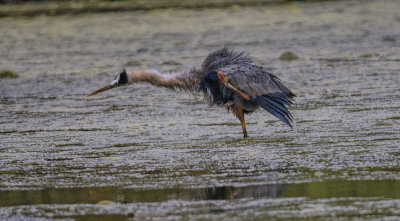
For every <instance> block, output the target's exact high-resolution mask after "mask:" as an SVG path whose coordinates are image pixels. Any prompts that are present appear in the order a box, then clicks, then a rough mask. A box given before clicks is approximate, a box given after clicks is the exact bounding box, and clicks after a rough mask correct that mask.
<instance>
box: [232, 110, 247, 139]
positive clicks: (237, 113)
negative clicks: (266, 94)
mask: <svg viewBox="0 0 400 221" xmlns="http://www.w3.org/2000/svg"><path fill="white" fill-rule="evenodd" d="M231 110H232V112H233V113H234V114H235V116H236V117H237V118H238V119H239V120H240V124H241V125H242V130H243V138H246V137H247V130H246V122H245V121H244V113H243V109H242V108H240V107H239V106H237V105H236V104H232V105H231Z"/></svg>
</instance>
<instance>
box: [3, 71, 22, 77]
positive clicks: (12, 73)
mask: <svg viewBox="0 0 400 221" xmlns="http://www.w3.org/2000/svg"><path fill="white" fill-rule="evenodd" d="M17 77H19V76H18V74H17V72H15V71H13V70H8V69H3V70H0V78H17Z"/></svg>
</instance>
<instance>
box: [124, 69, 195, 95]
mask: <svg viewBox="0 0 400 221" xmlns="http://www.w3.org/2000/svg"><path fill="white" fill-rule="evenodd" d="M127 75H128V83H136V82H147V83H150V84H152V85H154V86H157V87H166V88H169V89H176V88H179V89H184V90H191V91H194V90H198V85H199V82H200V80H201V77H202V72H201V68H192V69H190V70H188V71H182V72H171V73H165V74H162V73H160V72H158V71H156V70H140V71H130V72H128V73H127Z"/></svg>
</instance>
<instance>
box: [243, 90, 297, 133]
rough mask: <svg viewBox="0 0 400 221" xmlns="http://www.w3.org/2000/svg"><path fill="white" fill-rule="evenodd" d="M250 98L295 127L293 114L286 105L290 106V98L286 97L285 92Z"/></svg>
mask: <svg viewBox="0 0 400 221" xmlns="http://www.w3.org/2000/svg"><path fill="white" fill-rule="evenodd" d="M250 99H251V101H253V102H254V103H256V104H258V105H259V106H261V107H262V108H263V109H265V110H266V111H268V112H269V113H271V114H272V115H274V116H275V117H277V118H278V119H279V120H281V121H283V122H284V123H286V124H287V125H288V126H289V127H290V128H292V129H293V127H292V123H293V116H292V114H291V113H290V112H289V110H288V109H287V108H286V106H285V105H287V106H290V104H291V100H290V98H289V99H288V98H286V96H284V95H283V94H278V93H274V94H269V95H264V96H257V97H252V98H250Z"/></svg>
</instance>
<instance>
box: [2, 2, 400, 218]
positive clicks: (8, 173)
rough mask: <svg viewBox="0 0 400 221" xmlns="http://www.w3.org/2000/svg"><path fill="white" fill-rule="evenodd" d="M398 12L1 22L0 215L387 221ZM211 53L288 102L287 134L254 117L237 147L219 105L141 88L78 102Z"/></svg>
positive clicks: (393, 186) (391, 208)
mask: <svg viewBox="0 0 400 221" xmlns="http://www.w3.org/2000/svg"><path fill="white" fill-rule="evenodd" d="M361 2H362V3H361ZM399 10H400V4H398V2H397V1H395V0H392V1H390V0H384V1H338V2H336V1H331V2H323V3H292V4H284V5H275V6H268V7H232V8H227V9H204V10H169V9H168V10H154V11H149V12H129V13H104V14H88V15H80V16H57V17H46V16H39V17H35V18H2V19H0V29H1V32H0V47H1V50H0V69H12V70H15V71H16V72H18V73H19V75H20V77H19V78H16V79H6V78H4V79H0V141H1V145H0V201H1V202H0V219H10V220H20V219H33V220H48V219H49V220H53V219H65V220H68V219H78V220H79V219H83V220H88V219H92V220H101V219H102V220H115V219H153V220H163V219H171V220H176V219H190V220H200V219H203V220H204V219H206V220H207V219H208V220H211V219H212V220H227V219H232V220H235V219H236V220H242V219H256V220H257V219H258V220H265V219H281V220H287V219H308V220H309V219H313V220H318V219H320V220H330V219H331V220H352V219H370V220H380V219H387V220H396V218H397V217H396V216H398V215H399V213H400V212H399V211H400V201H399V191H398V189H399V181H398V180H399V179H400V175H399V174H400V173H399V172H400V166H399V163H400V150H399V141H400V132H399V131H400V130H399V129H400V127H399V120H400V111H399V109H400V100H399V98H400V91H399V86H398V85H400V50H399V46H400V17H399V15H398V11H399ZM225 43H226V44H228V45H230V46H231V47H233V48H235V49H239V50H240V49H245V50H247V51H249V52H251V53H252V54H253V55H254V56H255V57H256V58H257V60H258V62H260V63H262V64H264V65H265V66H266V67H268V69H269V70H270V71H271V72H273V73H275V74H277V75H278V76H279V77H280V78H281V79H282V81H283V82H285V84H286V85H287V86H288V87H289V88H291V89H293V91H295V92H296V93H297V95H298V98H297V99H296V102H295V104H294V105H293V107H292V108H291V111H292V113H293V115H294V117H295V119H296V120H295V121H296V125H295V129H294V130H290V128H287V127H285V125H284V124H283V123H281V122H279V121H278V120H276V119H274V118H273V117H272V116H270V115H269V114H268V113H266V112H263V111H258V112H256V113H254V114H252V115H249V116H248V117H247V119H246V120H247V122H248V126H247V129H248V132H249V135H250V138H249V139H246V140H244V139H242V138H241V137H242V132H241V128H240V125H239V124H238V123H239V122H238V121H237V120H236V119H235V117H234V116H233V115H232V114H230V113H227V112H226V110H224V109H221V108H218V107H208V106H207V105H206V104H204V102H203V100H202V97H201V96H197V95H192V94H190V93H189V94H188V93H185V92H179V91H178V92H171V91H168V90H166V89H163V88H154V87H151V86H149V85H146V84H137V85H132V86H129V87H126V88H118V89H114V90H113V91H110V92H108V93H104V94H100V95H97V96H95V97H93V98H90V99H86V98H84V95H86V94H87V93H89V92H91V91H92V90H94V89H97V88H99V87H101V86H104V85H105V84H107V83H109V82H110V81H111V80H112V79H113V77H114V75H115V74H116V73H117V72H119V71H120V70H121V69H122V67H125V66H126V67H127V68H129V69H134V68H156V69H159V70H161V71H169V70H175V69H182V68H187V67H190V66H193V65H198V64H201V62H202V60H203V58H204V57H205V56H206V55H207V54H208V53H209V52H210V51H212V50H215V49H218V48H220V47H222V45H223V44H225ZM284 51H292V52H294V53H296V54H297V55H298V56H299V58H300V59H298V60H294V61H282V60H279V59H278V58H279V56H280V55H281V54H282V53H283V52H284ZM127 63H129V64H130V65H127Z"/></svg>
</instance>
